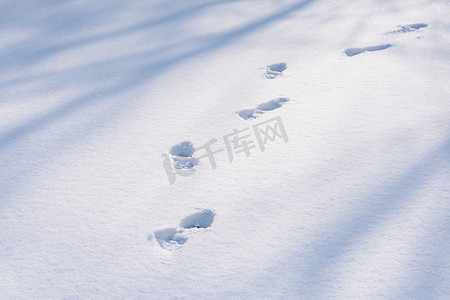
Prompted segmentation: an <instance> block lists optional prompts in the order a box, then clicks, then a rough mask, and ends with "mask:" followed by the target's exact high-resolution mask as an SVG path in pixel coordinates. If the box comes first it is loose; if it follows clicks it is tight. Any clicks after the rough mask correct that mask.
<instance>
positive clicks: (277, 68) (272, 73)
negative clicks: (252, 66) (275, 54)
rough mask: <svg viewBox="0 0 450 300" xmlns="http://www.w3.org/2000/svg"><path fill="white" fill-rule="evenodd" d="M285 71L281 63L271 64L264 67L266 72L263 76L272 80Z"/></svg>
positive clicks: (283, 64)
mask: <svg viewBox="0 0 450 300" xmlns="http://www.w3.org/2000/svg"><path fill="white" fill-rule="evenodd" d="M286 69H287V65H286V64H285V63H283V62H280V63H276V64H272V65H269V66H266V72H265V73H264V76H265V77H266V78H267V79H274V78H277V77H279V76H281V74H282V73H283V71H284V70H286Z"/></svg>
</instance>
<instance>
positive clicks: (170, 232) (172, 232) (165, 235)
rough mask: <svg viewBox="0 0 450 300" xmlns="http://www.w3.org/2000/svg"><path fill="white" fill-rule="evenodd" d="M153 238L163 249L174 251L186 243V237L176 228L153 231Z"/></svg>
mask: <svg viewBox="0 0 450 300" xmlns="http://www.w3.org/2000/svg"><path fill="white" fill-rule="evenodd" d="M153 237H154V238H155V240H156V241H157V242H158V244H159V245H160V246H161V248H163V249H167V250H176V249H178V248H180V247H181V246H182V245H183V244H184V243H186V242H187V240H188V237H186V236H184V235H183V232H182V231H180V230H178V229H177V228H166V229H161V230H158V231H155V233H154V234H153Z"/></svg>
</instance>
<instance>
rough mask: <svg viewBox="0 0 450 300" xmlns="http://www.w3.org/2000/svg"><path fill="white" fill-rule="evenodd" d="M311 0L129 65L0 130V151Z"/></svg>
mask: <svg viewBox="0 0 450 300" xmlns="http://www.w3.org/2000/svg"><path fill="white" fill-rule="evenodd" d="M314 1H315V0H306V1H300V2H297V3H295V4H293V5H290V6H288V7H286V8H283V9H281V10H280V11H278V12H275V13H273V14H271V15H269V16H266V17H264V18H261V19H258V20H256V21H253V22H250V23H248V24H246V25H244V26H241V27H239V28H237V29H232V30H229V31H227V32H224V33H219V34H214V35H211V36H208V37H206V38H202V40H205V41H204V42H203V43H202V44H201V45H200V46H198V47H197V48H194V49H193V50H190V51H187V52H184V53H181V54H177V55H173V56H171V57H167V58H164V59H162V60H159V61H156V62H154V61H152V62H150V63H147V64H141V65H139V64H138V66H137V67H134V68H133V67H132V68H131V69H130V70H128V73H129V74H130V76H128V78H126V79H124V80H122V82H120V83H119V84H116V85H114V86H106V87H103V88H100V89H97V90H96V91H93V92H90V93H88V94H86V95H84V96H82V97H77V98H74V99H72V100H70V101H69V102H68V103H65V104H63V105H60V106H59V107H57V108H55V109H53V110H52V111H50V112H48V113H46V114H44V115H41V116H38V117H36V118H34V119H32V120H30V121H28V122H26V123H24V124H22V125H20V126H17V127H16V128H13V129H11V130H9V131H8V132H6V133H2V134H1V135H0V153H1V152H2V151H4V150H5V149H6V148H7V147H8V146H10V145H11V144H12V143H13V142H15V141H17V140H18V139H20V138H21V137H23V136H26V135H28V134H31V133H33V132H36V131H37V130H40V129H42V128H43V127H45V126H46V125H49V124H52V123H53V122H56V121H57V120H58V119H60V118H62V117H65V116H67V115H68V114H72V113H74V112H76V111H78V110H80V109H81V108H82V107H84V106H86V105H87V104H92V103H93V102H97V103H98V102H103V101H105V100H106V99H108V98H109V97H111V96H112V95H117V94H119V93H121V92H125V91H126V90H129V89H132V88H134V87H136V86H138V85H140V84H143V83H144V82H147V81H149V80H151V79H152V78H154V77H156V75H160V74H161V73H163V72H166V71H168V70H169V69H170V68H172V67H174V66H175V65H178V64H181V63H183V62H184V61H187V60H189V59H192V58H194V57H196V56H199V55H202V54H206V53H208V52H211V51H214V50H217V49H219V48H221V47H223V46H226V45H230V44H232V43H233V42H236V41H238V40H239V39H240V38H243V37H244V36H247V35H249V34H251V33H253V32H255V31H257V30H260V29H262V28H264V27H265V26H267V25H269V24H271V23H273V22H276V21H278V20H280V19H282V18H284V17H286V16H288V15H289V14H292V13H294V12H295V11H298V10H300V9H302V8H304V7H306V6H307V5H309V4H311V3H312V2H314ZM142 58H143V59H144V58H146V53H144V54H142Z"/></svg>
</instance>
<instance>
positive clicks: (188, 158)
mask: <svg viewBox="0 0 450 300" xmlns="http://www.w3.org/2000/svg"><path fill="white" fill-rule="evenodd" d="M169 152H170V157H171V159H172V160H173V164H174V166H175V168H177V169H192V168H193V167H195V166H196V165H198V160H197V159H196V158H195V157H193V155H194V152H195V149H194V145H193V144H192V142H190V141H184V142H181V143H179V144H176V145H174V146H172V148H170V151H169Z"/></svg>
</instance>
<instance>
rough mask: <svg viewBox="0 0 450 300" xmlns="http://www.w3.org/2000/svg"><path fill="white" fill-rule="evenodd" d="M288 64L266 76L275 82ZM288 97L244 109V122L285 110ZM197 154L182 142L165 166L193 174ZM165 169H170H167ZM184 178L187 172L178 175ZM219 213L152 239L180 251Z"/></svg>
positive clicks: (194, 217)
mask: <svg viewBox="0 0 450 300" xmlns="http://www.w3.org/2000/svg"><path fill="white" fill-rule="evenodd" d="M286 68H287V65H286V64H285V63H283V62H280V63H275V64H272V65H269V66H266V67H265V73H264V77H265V78H267V79H275V78H277V77H280V76H281V75H282V73H283V71H284V70H286ZM288 101H289V99H288V98H276V99H272V100H270V101H267V102H263V103H260V104H258V105H257V106H256V107H255V108H252V109H242V110H239V111H237V112H236V113H237V114H238V115H239V116H240V117H241V118H243V119H244V120H249V119H256V118H258V117H259V116H261V115H262V114H264V113H266V112H268V111H272V110H275V109H278V108H280V107H282V106H283V105H284V104H285V103H286V102H288ZM194 152H195V148H194V145H193V144H192V142H190V141H184V142H181V143H178V144H176V145H174V146H172V147H171V148H170V151H169V154H165V155H164V156H165V157H166V159H165V160H164V164H171V163H170V159H171V160H173V163H174V167H175V168H176V169H178V172H187V173H186V174H189V172H192V171H194V170H191V169H192V168H194V167H195V166H196V165H197V164H198V161H197V159H196V158H195V157H193V155H194ZM165 167H170V166H166V165H165ZM178 174H180V175H183V173H178ZM214 217H215V212H214V211H213V210H211V209H202V210H200V211H199V212H196V213H194V214H191V215H189V216H187V217H185V218H184V219H183V220H181V222H180V224H179V225H178V227H171V228H165V229H160V230H157V231H155V232H154V233H153V234H152V235H151V236H150V237H149V240H153V241H156V242H157V243H158V245H159V246H160V247H161V248H162V249H165V250H168V251H175V250H178V249H180V248H181V247H182V246H183V245H184V244H185V243H186V242H187V241H188V240H189V238H190V237H191V236H192V235H193V234H196V233H198V232H200V231H202V230H205V229H206V228H209V227H211V225H212V223H213V222H214Z"/></svg>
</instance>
